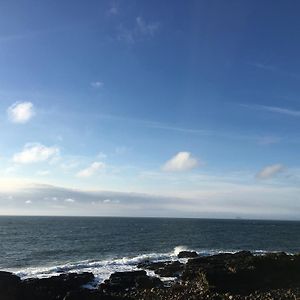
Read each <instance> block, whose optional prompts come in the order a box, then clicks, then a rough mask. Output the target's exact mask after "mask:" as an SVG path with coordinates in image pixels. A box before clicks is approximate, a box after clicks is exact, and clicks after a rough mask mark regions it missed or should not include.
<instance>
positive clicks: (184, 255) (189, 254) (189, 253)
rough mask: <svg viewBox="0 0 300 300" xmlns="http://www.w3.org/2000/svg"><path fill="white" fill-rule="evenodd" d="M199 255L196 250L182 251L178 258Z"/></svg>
mask: <svg viewBox="0 0 300 300" xmlns="http://www.w3.org/2000/svg"><path fill="white" fill-rule="evenodd" d="M197 256H198V253H197V252H196V251H180V252H179V253H178V255H177V257H178V258H193V257H197Z"/></svg>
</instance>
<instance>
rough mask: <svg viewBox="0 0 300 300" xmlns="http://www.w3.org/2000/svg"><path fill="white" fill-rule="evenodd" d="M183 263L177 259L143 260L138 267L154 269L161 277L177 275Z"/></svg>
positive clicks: (181, 269)
mask: <svg viewBox="0 0 300 300" xmlns="http://www.w3.org/2000/svg"><path fill="white" fill-rule="evenodd" d="M183 267H184V264H183V263H181V262H179V261H161V262H149V261H147V262H143V263H140V264H138V268H143V269H147V270H152V271H154V273H155V274H157V275H159V276H161V277H179V276H180V274H181V272H182V271H183Z"/></svg>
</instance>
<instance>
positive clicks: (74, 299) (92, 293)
mask: <svg viewBox="0 0 300 300" xmlns="http://www.w3.org/2000/svg"><path fill="white" fill-rule="evenodd" d="M123 299H124V300H125V299H128V298H125V297H122V296H111V295H105V294H103V293H101V292H100V291H98V290H88V289H80V290H75V291H70V292H67V294H66V296H65V297H64V298H63V300H123Z"/></svg>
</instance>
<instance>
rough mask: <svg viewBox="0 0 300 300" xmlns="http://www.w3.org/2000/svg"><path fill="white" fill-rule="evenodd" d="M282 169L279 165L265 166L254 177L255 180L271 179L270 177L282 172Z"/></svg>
mask: <svg viewBox="0 0 300 300" xmlns="http://www.w3.org/2000/svg"><path fill="white" fill-rule="evenodd" d="M283 169H284V166H283V165H281V164H275V165H270V166H266V167H264V168H263V169H262V170H261V171H260V172H259V173H258V174H257V175H256V178H259V179H268V178H271V177H273V176H275V175H277V174H278V173H280V172H281V171H283Z"/></svg>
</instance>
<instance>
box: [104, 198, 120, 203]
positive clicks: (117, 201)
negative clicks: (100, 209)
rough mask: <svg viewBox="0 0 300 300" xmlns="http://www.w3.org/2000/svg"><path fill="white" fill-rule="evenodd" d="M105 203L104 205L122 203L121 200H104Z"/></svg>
mask: <svg viewBox="0 0 300 300" xmlns="http://www.w3.org/2000/svg"><path fill="white" fill-rule="evenodd" d="M103 203H104V204H119V203H120V201H119V200H111V199H104V200H103Z"/></svg>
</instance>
